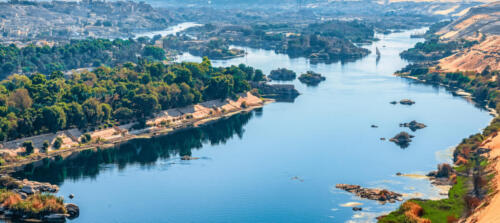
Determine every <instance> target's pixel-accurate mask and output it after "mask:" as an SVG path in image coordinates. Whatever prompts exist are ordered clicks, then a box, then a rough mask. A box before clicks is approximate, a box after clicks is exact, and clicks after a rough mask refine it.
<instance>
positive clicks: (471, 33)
mask: <svg viewBox="0 0 500 223" xmlns="http://www.w3.org/2000/svg"><path fill="white" fill-rule="evenodd" d="M437 34H438V35H440V36H441V39H443V40H456V39H461V38H467V39H470V38H473V39H476V38H479V37H481V36H480V34H485V35H500V1H497V2H494V3H490V4H485V5H481V6H476V7H472V8H470V10H469V11H468V12H467V13H466V14H465V15H463V16H461V17H460V18H458V19H456V20H455V21H453V22H452V23H450V24H449V25H447V26H445V27H443V28H442V29H441V30H440V31H438V32H437Z"/></svg>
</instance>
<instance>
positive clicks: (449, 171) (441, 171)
mask: <svg viewBox="0 0 500 223" xmlns="http://www.w3.org/2000/svg"><path fill="white" fill-rule="evenodd" d="M453 174H455V170H454V169H453V167H452V166H451V165H450V164H447V163H442V164H439V165H438V169H437V170H436V171H432V172H430V173H428V174H427V176H429V177H439V178H448V177H450V176H452V175H453Z"/></svg>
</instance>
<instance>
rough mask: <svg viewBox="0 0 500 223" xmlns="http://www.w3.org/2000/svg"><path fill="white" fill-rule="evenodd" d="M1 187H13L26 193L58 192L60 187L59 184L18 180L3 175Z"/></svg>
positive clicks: (0, 177) (0, 180)
mask: <svg viewBox="0 0 500 223" xmlns="http://www.w3.org/2000/svg"><path fill="white" fill-rule="evenodd" d="M0 187H1V188H7V189H12V190H14V191H17V192H22V193H25V194H34V193H38V192H40V193H56V192H58V191H59V187H58V186H57V185H53V184H50V183H41V182H37V181H30V180H26V179H24V180H18V179H16V178H13V177H10V176H7V175H3V176H0Z"/></svg>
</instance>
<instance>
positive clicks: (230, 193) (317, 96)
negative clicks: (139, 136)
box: [16, 32, 491, 222]
mask: <svg viewBox="0 0 500 223" xmlns="http://www.w3.org/2000/svg"><path fill="white" fill-rule="evenodd" d="M411 33H412V32H407V33H394V34H390V35H386V36H381V37H380V39H381V40H380V42H377V43H376V45H378V47H379V48H380V53H381V55H382V56H381V58H380V60H379V61H378V63H377V59H376V55H375V54H371V55H368V56H367V57H365V58H363V59H361V60H359V61H356V62H352V63H350V62H349V63H344V64H342V63H334V64H319V65H317V64H311V63H309V61H308V60H307V59H305V58H295V59H290V58H289V57H288V56H287V55H283V54H276V53H275V52H274V51H265V50H258V49H251V48H249V49H248V50H247V51H248V55H247V56H245V57H244V58H235V59H231V60H225V61H219V60H215V61H212V63H213V66H216V67H217V66H225V67H227V66H231V65H235V66H238V65H239V64H241V63H244V64H248V65H251V66H253V67H255V68H256V69H262V71H263V73H265V74H268V73H269V72H270V71H272V70H275V69H277V68H279V67H288V69H290V70H293V71H294V72H296V73H304V72H307V71H308V70H312V71H314V72H317V73H321V74H322V75H324V76H325V77H326V80H325V81H324V82H322V83H321V84H320V85H318V86H316V87H308V86H306V85H303V84H301V83H300V82H299V80H294V81H289V82H277V83H281V84H287V85H295V87H296V88H297V90H298V91H300V92H301V95H300V97H298V98H296V99H295V100H294V101H293V103H289V102H288V103H272V104H269V105H267V106H265V108H264V109H262V110H260V109H258V110H256V111H255V112H249V113H245V114H242V115H235V116H233V118H229V119H225V120H221V121H220V122H216V123H213V124H212V125H207V126H205V127H203V128H194V129H189V130H187V131H179V132H177V133H176V134H169V135H167V136H165V137H153V138H152V139H147V140H132V142H131V143H123V144H120V145H119V147H120V149H116V150H115V149H107V150H102V151H101V150H98V151H97V152H92V151H89V152H85V153H82V154H81V155H80V156H79V158H76V159H72V160H70V161H67V162H54V163H52V164H49V165H47V166H42V167H38V168H33V169H27V170H26V172H23V173H19V175H17V174H16V177H17V176H19V178H20V179H23V178H26V179H30V180H37V181H40V182H50V183H52V184H56V185H59V187H60V191H59V192H58V194H59V195H62V196H67V195H68V194H75V198H74V199H73V200H72V202H74V203H76V204H78V205H79V206H80V207H81V210H82V212H81V214H80V217H79V218H77V219H76V220H75V221H74V222H100V221H109V222H113V221H114V222H124V221H128V222H145V221H146V222H159V221H169V222H224V221H227V220H228V219H230V220H231V221H234V222H248V221H253V222H285V221H289V220H290V219H292V218H293V219H295V220H296V221H297V222H331V221H335V222H346V221H351V220H352V221H354V222H356V221H365V222H373V221H374V219H375V217H376V216H379V215H380V213H386V212H389V211H391V210H394V209H396V208H397V205H398V204H399V202H396V203H389V202H387V203H386V204H385V205H380V204H379V202H378V201H372V200H368V199H363V200H361V199H360V198H358V197H357V196H356V195H354V194H351V193H347V192H345V191H341V190H339V189H336V188H335V185H336V184H339V183H349V184H356V185H362V186H363V188H386V189H387V190H389V191H395V192H398V193H401V194H403V195H405V194H409V195H412V197H413V195H414V196H417V197H422V198H429V197H430V198H433V197H439V198H440V197H443V196H440V195H439V191H435V189H434V187H433V186H432V185H431V184H430V183H429V181H427V180H422V179H415V178H405V177H398V176H396V175H395V173H396V172H402V173H418V172H421V173H422V174H423V175H425V173H427V172H429V171H431V170H433V169H435V167H436V165H437V164H438V163H440V162H442V161H440V159H437V158H436V159H433V157H435V156H436V153H438V152H440V151H441V148H448V147H450V146H453V145H455V144H456V142H458V141H459V140H461V138H462V137H463V136H464V135H468V134H471V133H474V132H477V129H479V128H481V127H483V126H484V125H486V123H488V122H489V120H490V119H491V117H490V116H489V115H488V114H487V113H486V112H485V111H484V110H480V109H477V108H476V107H474V106H472V105H471V104H470V103H468V102H466V101H465V100H463V99H462V98H459V97H454V96H452V95H451V94H450V93H449V92H447V91H445V89H444V88H435V87H430V86H428V85H423V84H409V83H408V81H406V80H403V79H400V78H396V77H394V76H392V74H393V73H394V72H395V71H397V70H398V69H401V68H402V67H404V66H405V65H406V62H405V61H403V60H401V59H400V58H399V55H398V54H399V52H401V51H402V50H404V49H406V48H408V47H411V46H413V45H414V44H415V43H416V42H417V41H418V40H417V39H409V37H408V36H409V35H410V34H411ZM381 45H385V46H386V47H381ZM366 47H369V48H370V50H371V51H372V52H375V47H376V46H375V44H373V45H369V46H366ZM192 58H194V57H192ZM181 59H182V57H181ZM194 59H195V60H194V61H201V58H199V57H196V58H194ZM184 61H188V60H184ZM190 61H192V60H190ZM270 61H272V62H270ZM179 62H182V61H179ZM273 82H274V81H273ZM402 98H409V99H412V100H414V101H415V102H416V104H414V105H412V106H394V105H392V104H389V103H388V102H390V101H394V100H399V99H402ZM367 108H377V109H370V112H366V109H367ZM411 120H418V121H419V122H422V123H425V124H426V125H427V126H428V127H427V128H425V129H421V130H419V131H417V132H415V133H412V134H415V138H414V141H413V142H412V144H411V145H410V146H409V147H408V148H406V149H404V150H403V149H400V148H399V147H398V146H396V145H394V144H393V143H391V142H387V141H381V140H380V138H381V137H386V138H389V137H392V136H394V134H396V133H399V132H401V131H402V128H404V127H400V123H405V122H409V121H411ZM456 120H463V121H461V122H457V121H456ZM160 122H161V121H160ZM372 124H376V125H377V126H378V128H371V127H370V125H372ZM448 129H454V131H446V130H448ZM111 135H112V134H111ZM353 142H355V143H353ZM184 156H190V157H191V158H193V159H187V158H184V159H183V157H184ZM380 157H384V158H383V159H381V158H380ZM69 158H73V156H71V157H69ZM195 158H199V159H195ZM381 163H383V165H381ZM346 166H348V167H349V168H345V167H346ZM367 166H369V167H370V168H366V167H367ZM319 168H320V169H321V170H322V171H318V169H319ZM117 185H126V186H123V187H122V186H117ZM96 198H98V200H96ZM404 199H406V197H404ZM348 202H358V203H363V204H362V205H360V207H362V210H361V211H356V212H354V211H353V209H352V207H344V206H343V204H345V203H348ZM143 204H147V205H143ZM165 209H167V210H169V211H168V213H167V214H165V212H164V210H165ZM270 209H272V210H280V211H269V210H270ZM193 210H196V211H193ZM138 213H140V214H138ZM332 218H333V220H332Z"/></svg>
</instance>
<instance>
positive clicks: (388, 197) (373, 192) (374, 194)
mask: <svg viewBox="0 0 500 223" xmlns="http://www.w3.org/2000/svg"><path fill="white" fill-rule="evenodd" d="M335 187H336V188H338V189H341V190H344V191H347V192H349V193H353V194H355V195H356V196H358V197H361V198H365V199H369V200H375V201H379V202H380V203H382V204H385V203H386V202H389V203H395V202H396V201H402V200H403V199H402V197H403V195H402V194H399V193H396V192H392V191H388V190H385V189H371V188H363V187H361V186H359V185H351V184H337V185H335ZM353 210H354V209H353ZM359 210H360V209H358V210H355V211H359Z"/></svg>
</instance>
